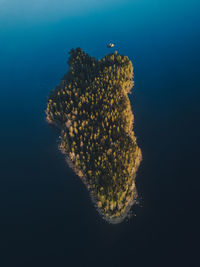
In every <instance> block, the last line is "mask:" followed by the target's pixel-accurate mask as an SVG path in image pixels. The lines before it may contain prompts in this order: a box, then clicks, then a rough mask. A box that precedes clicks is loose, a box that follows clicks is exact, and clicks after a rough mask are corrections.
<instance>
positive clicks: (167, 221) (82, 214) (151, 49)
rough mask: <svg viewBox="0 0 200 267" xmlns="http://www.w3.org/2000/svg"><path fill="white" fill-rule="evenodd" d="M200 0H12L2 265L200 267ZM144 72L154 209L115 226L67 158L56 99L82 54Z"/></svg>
mask: <svg viewBox="0 0 200 267" xmlns="http://www.w3.org/2000/svg"><path fill="white" fill-rule="evenodd" d="M199 8H200V3H199V1H195V0H190V1H189V0H185V1H180V0H173V1H172V0H168V1H159V0H152V1H148V0H140V1H139V0H135V1H134V0H133V1H131V0H125V1H121V0H118V1H113V0H109V1H101V3H100V1H91V0H87V1H86V0H83V1H78V0H76V1H62V0H58V1H56V2H55V1H52V0H51V1H45V0H41V1H31V2H30V3H29V1H25V0H20V1H14V0H8V1H3V0H0V123H1V131H0V140H1V141H0V143H1V156H0V164H1V175H0V224H1V230H0V237H1V238H0V265H1V266H3V267H4V266H5V267H7V266H9V267H10V266H12V267H13V266H38V267H40V266H43V267H44V266H59V267H61V266H74V267H79V266H80V267H82V266H87V267H88V266H114V267H115V266H157V265H158V266H197V263H198V262H197V254H196V253H197V252H198V251H197V248H198V246H197V241H198V240H197V233H198V231H197V229H198V228H197V226H198V219H199V218H198V215H197V211H198V210H199V208H198V206H197V205H198V201H199V196H198V195H199V192H198V190H197V189H198V185H199V179H198V176H199V175H198V173H199V172H198V166H199V164H198V157H199V155H198V154H199V153H198V152H199V149H198V144H199V140H198V137H199V133H200V128H199V123H198V121H199V115H200V108H199V88H200V79H199V77H200V69H199V62H200V53H199V46H200V38H199V36H200V35H199V34H200V18H199V14H198V12H199ZM107 42H114V43H115V44H116V49H117V50H118V52H119V53H122V54H124V55H128V57H129V58H130V59H131V60H132V62H133V65H134V68H135V88H134V91H133V93H132V94H131V95H130V99H131V103H132V109H133V112H134V115H135V125H134V127H135V133H136V136H137V137H138V145H139V147H141V149H142V152H143V157H144V160H143V162H142V164H141V167H140V169H139V172H138V175H137V188H138V192H139V195H140V197H141V198H142V201H141V203H142V204H143V207H142V208H140V207H138V208H136V209H135V212H136V214H137V216H136V217H133V218H131V219H130V220H129V221H128V222H126V221H125V222H123V223H121V224H119V225H109V224H107V223H105V222H104V221H103V220H102V219H101V218H100V217H99V215H98V214H97V212H96V210H95V208H94V207H93V205H92V203H91V201H90V199H89V197H88V192H87V190H86V189H85V187H84V185H83V184H82V183H81V182H80V181H79V179H78V178H77V177H76V176H75V175H74V173H73V172H72V170H70V169H69V168H68V167H67V165H66V163H65V161H64V157H63V155H61V153H60V152H59V151H58V149H57V143H58V136H59V131H57V130H55V129H54V128H52V129H51V128H50V126H49V125H47V123H46V122H45V113H44V110H45V108H46V99H47V96H48V94H49V92H50V90H51V89H53V88H54V87H55V86H56V85H57V84H58V83H59V81H60V79H61V78H62V76H63V74H64V73H65V72H66V70H67V64H66V61H67V57H68V54H67V53H68V51H69V50H70V49H71V48H72V47H74V48H75V47H77V46H80V47H82V48H83V49H84V50H85V51H86V52H88V53H89V54H90V55H93V56H95V57H98V58H100V57H102V56H104V54H105V53H107V52H108V50H107V48H106V43H107Z"/></svg>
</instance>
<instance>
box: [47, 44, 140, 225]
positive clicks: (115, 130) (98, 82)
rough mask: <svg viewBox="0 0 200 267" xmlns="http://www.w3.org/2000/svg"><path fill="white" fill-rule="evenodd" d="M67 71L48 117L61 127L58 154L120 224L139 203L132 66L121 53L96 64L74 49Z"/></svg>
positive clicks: (110, 218) (104, 211)
mask: <svg viewBox="0 0 200 267" xmlns="http://www.w3.org/2000/svg"><path fill="white" fill-rule="evenodd" d="M69 54H70V57H69V59H68V64H69V70H68V72H67V73H66V75H65V76H64V77H63V79H62V81H61V83H60V84H59V85H58V86H57V87H56V89H55V90H53V91H51V93H50V96H49V98H48V103H47V109H46V118H47V121H48V122H49V123H51V124H54V125H55V126H56V127H58V128H60V129H61V141H60V144H59V148H60V150H61V151H62V152H63V153H64V154H65V155H66V160H67V162H68V164H69V166H70V167H72V168H73V170H74V171H75V173H76V174H77V175H78V176H79V177H80V179H81V180H82V181H83V182H84V184H85V185H86V187H87V189H88V190H89V192H90V196H91V199H92V201H93V202H94V204H95V206H96V208H97V210H98V211H99V213H100V214H101V215H102V217H103V218H104V219H105V220H106V221H108V222H110V223H119V222H121V221H122V220H123V219H124V218H125V217H126V215H127V214H128V212H129V210H130V208H131V206H132V205H133V204H134V203H136V201H137V197H138V196H137V190H136V186H135V177H136V172H137V169H138V167H139V165H140V162H141V159H142V153H141V150H140V148H139V147H138V145H137V142H136V137H135V135H134V132H133V120H134V117H133V113H132V111H131V104H130V100H129V97H128V93H130V92H131V89H132V87H133V65H132V63H131V61H130V60H129V58H128V57H127V56H121V55H119V54H118V53H117V52H114V53H112V54H109V55H105V56H104V57H103V58H102V59H100V60H97V59H95V58H94V57H91V56H89V55H88V54H87V53H85V52H84V51H83V50H82V49H81V48H77V49H72V50H71V51H70V53H69Z"/></svg>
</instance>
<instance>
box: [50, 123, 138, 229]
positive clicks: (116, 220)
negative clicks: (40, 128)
mask: <svg viewBox="0 0 200 267" xmlns="http://www.w3.org/2000/svg"><path fill="white" fill-rule="evenodd" d="M46 121H47V122H48V123H49V124H51V125H53V126H55V127H56V128H58V129H62V125H61V124H60V123H57V122H55V121H52V120H51V119H49V118H47V119H46ZM58 149H59V150H60V151H61V153H62V154H64V155H65V161H66V162H67V164H68V166H69V167H70V168H71V169H72V170H73V171H74V173H75V174H76V175H77V176H78V177H79V179H80V180H81V181H82V183H83V184H84V185H85V187H86V189H87V191H88V192H89V196H90V199H91V201H92V203H93V205H94V207H95V208H96V210H97V212H98V213H99V215H100V217H101V218H102V219H103V220H105V221H106V222H108V223H110V224H118V223H121V222H122V221H124V219H126V217H127V216H128V214H129V212H130V210H131V208H132V207H133V206H134V205H135V204H136V202H137V198H138V194H137V189H136V186H135V178H136V174H137V171H138V168H139V166H140V163H141V161H142V151H141V149H140V148H139V151H138V157H137V158H136V166H135V167H134V169H133V174H132V175H133V184H134V188H133V199H131V200H130V201H129V202H128V205H127V207H126V210H125V211H124V212H123V214H122V215H121V216H118V217H113V218H110V217H109V216H107V215H106V214H105V213H104V212H103V210H102V209H101V208H99V207H98V205H97V200H96V199H95V197H94V195H93V193H92V191H91V190H90V188H91V186H90V185H89V184H88V182H87V181H86V177H85V175H84V174H83V171H82V170H80V169H78V168H77V167H75V165H74V163H73V162H72V160H70V158H69V156H68V152H67V151H66V150H64V149H62V148H61V147H60V144H59V145H58ZM80 172H81V173H82V174H83V175H80V174H79V173H80Z"/></svg>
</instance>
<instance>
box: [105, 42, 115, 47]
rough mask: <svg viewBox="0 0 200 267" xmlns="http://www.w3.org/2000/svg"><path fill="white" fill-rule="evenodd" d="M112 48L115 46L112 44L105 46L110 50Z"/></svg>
mask: <svg viewBox="0 0 200 267" xmlns="http://www.w3.org/2000/svg"><path fill="white" fill-rule="evenodd" d="M114 46H115V45H114V44H112V43H109V44H107V47H108V48H112V47H114Z"/></svg>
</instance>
